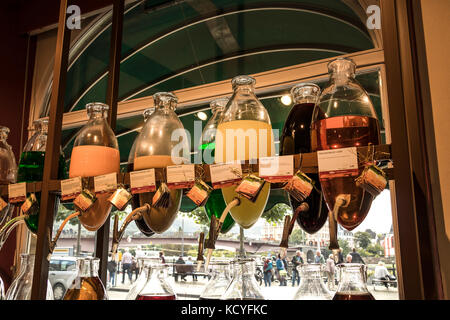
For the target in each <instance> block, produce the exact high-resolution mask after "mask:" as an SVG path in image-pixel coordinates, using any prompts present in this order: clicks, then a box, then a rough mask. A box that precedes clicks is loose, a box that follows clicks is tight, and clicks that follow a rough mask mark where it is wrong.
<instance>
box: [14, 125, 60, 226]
mask: <svg viewBox="0 0 450 320" xmlns="http://www.w3.org/2000/svg"><path fill="white" fill-rule="evenodd" d="M32 130H33V131H34V134H33V135H32V136H31V138H30V139H29V140H28V141H27V143H26V144H25V146H24V148H23V152H22V154H21V155H20V160H19V170H18V177H17V181H18V182H34V181H42V178H43V174H44V161H45V150H46V148H47V135H48V120H47V119H39V120H35V121H34V122H33V129H32ZM60 153H61V154H60V157H59V164H58V178H59V179H65V178H67V167H66V162H65V159H64V155H63V153H62V150H61V152H60ZM36 199H37V201H38V203H39V202H40V200H41V193H40V192H36ZM57 205H58V202H57V203H56V204H55V206H56V207H57ZM36 212H37V213H36V214H33V215H30V216H29V217H28V218H27V219H25V223H26V225H27V227H28V229H29V230H30V231H31V232H33V233H36V232H37V230H38V222H39V210H37V211H36Z"/></svg>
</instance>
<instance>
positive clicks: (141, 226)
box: [128, 107, 155, 237]
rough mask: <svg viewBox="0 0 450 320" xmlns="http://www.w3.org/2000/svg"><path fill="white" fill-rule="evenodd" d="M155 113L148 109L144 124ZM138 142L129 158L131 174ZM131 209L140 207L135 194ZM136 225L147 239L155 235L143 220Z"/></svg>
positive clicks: (139, 220) (137, 220) (133, 146)
mask: <svg viewBox="0 0 450 320" xmlns="http://www.w3.org/2000/svg"><path fill="white" fill-rule="evenodd" d="M154 111H155V108H154V107H152V108H148V109H145V110H144V113H143V116H144V123H145V122H146V121H147V119H148V118H149V117H150V116H151V115H152V113H153V112H154ZM136 141H137V139H135V140H134V142H133V145H132V146H131V149H130V154H129V156H128V172H131V171H133V170H134V154H135V152H136ZM130 203H131V207H132V209H133V210H134V209H136V208H138V207H139V195H137V194H134V195H133V198H132V199H131V202H130ZM134 222H135V223H136V226H137V227H138V229H139V231H141V232H142V234H143V235H145V236H146V237H151V236H152V235H154V234H155V233H154V232H153V231H152V230H151V229H150V228H149V227H148V226H147V224H146V223H145V221H144V219H143V218H140V219H136V220H134Z"/></svg>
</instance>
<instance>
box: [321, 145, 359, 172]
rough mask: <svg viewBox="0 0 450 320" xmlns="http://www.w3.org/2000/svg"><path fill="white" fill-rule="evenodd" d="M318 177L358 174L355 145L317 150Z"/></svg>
mask: <svg viewBox="0 0 450 320" xmlns="http://www.w3.org/2000/svg"><path fill="white" fill-rule="evenodd" d="M317 163H318V166H319V177H320V178H335V177H339V176H348V175H350V176H356V175H358V153H357V151H356V147H352V148H343V149H336V150H323V151H318V152H317Z"/></svg>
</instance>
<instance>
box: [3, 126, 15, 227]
mask: <svg viewBox="0 0 450 320" xmlns="http://www.w3.org/2000/svg"><path fill="white" fill-rule="evenodd" d="M8 134H9V128H7V127H3V126H0V184H3V185H4V184H10V183H15V182H16V180H17V165H16V158H15V157H14V153H13V151H12V148H11V146H10V145H9V144H8V142H7V141H6V140H7V139H8ZM13 211H14V206H12V205H10V204H9V203H8V205H7V206H6V207H5V208H4V209H3V210H2V211H1V212H0V225H2V224H3V222H4V221H5V220H6V219H7V218H8V217H10V216H11V215H12V213H13Z"/></svg>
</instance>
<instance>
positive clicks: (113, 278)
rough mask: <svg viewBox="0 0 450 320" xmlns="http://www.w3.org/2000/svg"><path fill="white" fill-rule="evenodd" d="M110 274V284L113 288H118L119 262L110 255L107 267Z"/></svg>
mask: <svg viewBox="0 0 450 320" xmlns="http://www.w3.org/2000/svg"><path fill="white" fill-rule="evenodd" d="M106 268H107V269H108V272H109V284H110V286H112V287H115V286H116V272H117V262H116V261H115V260H114V259H113V258H112V256H111V255H109V260H108V264H107V266H106Z"/></svg>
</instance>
